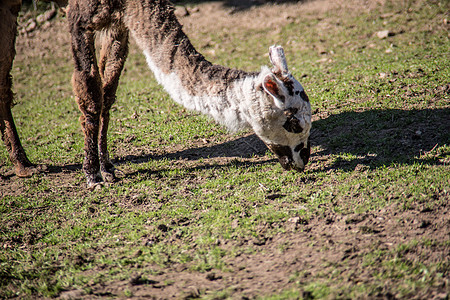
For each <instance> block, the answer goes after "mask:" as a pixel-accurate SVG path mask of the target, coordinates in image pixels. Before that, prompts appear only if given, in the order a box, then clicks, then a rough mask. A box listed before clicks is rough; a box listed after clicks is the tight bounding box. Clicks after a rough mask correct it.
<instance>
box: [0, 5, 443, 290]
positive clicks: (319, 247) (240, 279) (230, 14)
mask: <svg viewBox="0 0 450 300" xmlns="http://www.w3.org/2000/svg"><path fill="white" fill-rule="evenodd" d="M363 2H364V4H365V5H361V4H362V3H363ZM379 3H380V1H346V2H345V3H342V1H330V0H325V1H311V2H306V3H302V4H299V3H295V4H292V3H288V4H280V5H277V6H276V7H273V6H271V5H270V4H269V6H256V5H249V6H248V7H245V9H242V7H239V6H236V5H234V6H233V5H224V3H222V2H204V3H200V4H196V5H195V6H193V7H190V6H189V8H188V10H187V11H186V10H185V9H184V8H179V9H178V10H177V14H178V16H179V18H180V21H181V22H182V23H183V24H184V26H185V29H186V31H187V32H188V35H189V32H192V31H195V30H200V31H202V30H221V29H222V28H225V27H226V28H228V29H229V30H245V29H247V28H261V27H273V28H276V27H278V26H283V25H285V24H287V23H289V22H290V16H294V15H295V16H298V15H300V14H302V12H304V11H305V10H308V11H317V12H318V14H320V13H323V11H324V10H327V11H329V10H333V9H335V10H336V11H337V12H338V11H339V9H341V8H342V6H343V5H345V6H351V5H354V6H355V8H356V9H355V14H357V13H358V12H357V11H358V10H359V9H369V8H370V6H371V5H378V4H379ZM232 4H233V3H232ZM45 26H46V27H45V28H38V29H37V30H35V31H31V32H29V33H23V34H22V35H21V36H20V37H19V39H18V43H17V53H18V56H19V57H20V56H24V55H27V56H44V55H48V53H49V52H52V53H53V54H54V55H59V56H61V58H62V59H70V53H67V52H58V51H56V52H55V50H54V49H56V48H58V47H55V45H67V44H68V40H69V36H68V35H67V34H66V30H67V26H66V24H64V23H63V22H61V21H54V22H52V23H51V24H49V25H45ZM65 47H66V49H67V46H65ZM63 48H64V47H63ZM25 53H26V54H25ZM16 86H18V87H19V88H20V83H16ZM444 88H445V87H444ZM445 114H447V115H448V110H447V111H443V112H442V114H441V116H443V115H445ZM325 118H326V116H325ZM439 120H441V119H440V118H438V117H437V118H436V120H434V121H433V120H431V121H430V122H429V123H427V124H421V125H420V126H421V129H422V132H427V131H430V132H431V131H432V130H433V128H434V126H439V124H438V123H439ZM315 121H320V117H319V116H316V117H315ZM412 126H414V125H412ZM410 130H411V132H416V129H415V128H412V127H411V128H410ZM328 134H329V133H325V132H322V131H320V130H318V129H315V130H314V131H313V140H314V143H315V144H316V145H320V146H321V147H322V149H324V151H321V152H319V153H313V156H312V162H311V166H314V165H316V166H317V167H320V168H326V167H329V168H331V165H330V164H331V162H328V156H329V154H330V153H331V150H330V147H331V146H330V145H328V144H327V139H326V136H327V135H328ZM380 134H381V133H380ZM421 143H423V144H424V145H426V146H427V147H428V148H430V145H431V144H432V143H436V141H435V140H434V139H433V137H429V139H428V140H427V137H426V135H425V134H424V135H423V136H422V140H421ZM410 146H413V149H412V150H405V151H409V152H407V153H406V154H407V155H409V156H413V155H416V154H417V153H416V152H418V151H419V149H421V147H420V145H417V143H416V145H410ZM431 146H432V145H431ZM349 147H351V145H349ZM414 147H415V148H414ZM142 150H145V149H135V150H133V149H130V148H127V149H126V151H125V150H124V153H117V157H118V158H117V159H116V161H115V163H116V164H119V165H120V164H121V163H122V162H124V161H135V162H142V161H145V160H149V159H159V158H163V157H165V158H168V159H170V160H171V162H172V163H174V164H177V163H180V164H184V165H186V166H190V167H193V168H195V167H196V166H197V160H198V159H199V158H204V159H206V160H209V161H211V162H215V163H217V164H225V163H227V162H230V161H231V160H233V159H234V158H235V157H239V158H240V160H241V161H242V162H243V163H245V162H252V163H258V162H266V161H268V160H270V159H269V158H267V157H266V156H264V153H265V151H266V148H265V146H264V144H263V143H262V142H260V141H259V140H258V139H257V138H256V137H255V136H254V135H246V136H243V137H241V138H239V139H233V138H231V137H230V140H229V141H228V142H226V143H221V144H215V145H214V144H213V145H211V143H209V144H202V143H201V142H200V141H199V143H198V145H196V146H194V147H193V148H192V149H176V148H174V149H167V148H165V150H164V151H163V152H161V153H152V155H142V154H141V153H142V152H143V151H142ZM144 152H145V151H144ZM203 163H204V162H203ZM362 163H363V164H364V162H362ZM340 167H342V166H340ZM80 168H81V165H70V166H58V167H55V166H54V167H49V169H48V172H46V174H45V176H47V178H52V180H53V181H54V184H55V185H56V186H72V185H73V173H74V172H75V171H78V170H80ZM0 171H1V173H3V174H4V177H3V179H1V180H0V188H1V190H2V191H3V192H4V193H7V194H20V193H21V190H20V185H18V184H17V181H16V178H15V176H14V175H13V174H12V173H11V171H6V170H5V169H4V168H2V169H1V170H0ZM124 180H127V178H126V176H125V178H124ZM193 180H195V179H193ZM68 192H69V193H73V195H74V196H80V195H82V194H84V193H87V191H84V190H82V189H80V188H77V187H73V188H72V189H68ZM447 196H448V195H437V197H447ZM449 215H450V211H449V205H448V202H447V201H442V206H440V207H434V208H433V209H428V208H426V207H425V206H423V207H411V208H410V209H408V210H404V209H399V208H398V207H397V206H396V205H391V206H388V207H386V208H384V209H382V210H379V211H377V212H373V213H369V214H354V215H347V216H343V215H340V214H333V213H330V214H329V215H328V216H325V217H320V218H319V217H318V218H314V219H311V220H302V219H300V218H294V219H290V220H288V221H287V224H286V226H287V228H289V230H288V231H287V232H285V233H280V234H278V235H276V236H274V237H270V238H267V237H265V235H264V232H265V229H264V228H262V229H261V237H260V238H249V239H248V240H244V239H243V240H238V241H233V242H230V241H219V243H222V246H223V247H224V248H229V249H232V248H233V247H235V246H239V245H246V244H248V245H253V246H254V247H256V248H257V249H258V251H257V252H256V253H252V254H247V253H239V254H237V256H236V257H234V258H227V259H228V260H229V261H227V262H226V263H227V265H228V266H229V268H230V270H229V271H227V272H222V271H210V272H208V273H198V272H192V271H189V269H188V267H187V266H185V265H182V264H174V265H173V266H172V267H170V268H168V269H160V270H159V272H158V275H154V276H153V277H152V278H142V277H140V274H135V276H133V277H132V278H130V279H129V280H126V281H119V282H112V283H108V284H107V285H102V284H98V285H93V286H92V287H91V288H92V292H91V293H90V294H85V292H84V291H79V290H74V291H66V292H63V293H62V294H61V295H60V297H61V298H65V299H69V298H84V299H88V298H101V297H120V298H122V297H125V294H124V292H125V291H126V290H128V291H131V293H132V295H133V297H135V298H142V299H144V298H151V299H152V298H154V299H168V298H184V299H188V298H195V297H198V296H200V294H204V293H205V292H206V294H208V293H207V291H218V290H228V292H229V293H230V294H231V295H234V296H233V297H238V298H241V299H250V298H254V297H257V296H260V295H271V294H274V293H279V292H282V291H284V290H286V289H289V288H295V287H296V286H298V284H299V283H302V282H308V278H309V277H310V276H319V275H318V274H322V273H323V274H328V272H329V270H331V269H332V268H337V269H339V270H340V272H341V274H340V278H341V279H340V282H336V284H337V285H343V286H345V285H357V284H358V283H364V282H370V281H371V280H372V277H373V276H374V275H373V274H374V270H373V269H372V268H371V266H370V264H367V265H365V264H364V263H365V259H366V257H367V254H368V253H371V252H375V251H386V252H388V253H389V252H390V251H392V253H395V250H396V249H397V247H398V245H400V244H407V243H409V242H411V243H412V242H414V241H417V240H420V239H422V238H427V239H430V240H438V241H448V240H449V238H450V236H449V233H450V219H449ZM142 242H143V243H145V241H142ZM173 242H174V243H176V242H177V241H173ZM137 255H139V254H137ZM393 255H394V254H393ZM449 255H450V249H449V247H448V244H447V246H443V245H432V246H430V247H429V248H426V249H425V248H423V247H422V246H417V247H411V248H410V249H408V251H407V253H405V256H406V257H407V258H408V260H409V261H412V262H417V261H420V262H422V263H425V264H426V263H433V262H439V261H448V258H449ZM362 266H364V267H362ZM152 268H154V269H155V268H157V266H152ZM295 272H298V274H299V275H298V276H297V277H295V278H292V274H294V273H295ZM447 275H448V272H447ZM319 277H320V276H319ZM390 280H395V279H390ZM397 280H399V281H401V280H402V279H401V278H398V279H397ZM422 291H423V294H411V295H408V298H412V299H444V298H445V299H448V298H446V297H448V292H449V280H448V278H447V279H446V280H444V281H443V282H441V283H439V285H436V286H429V287H428V288H427V289H424V290H422ZM310 296H311V295H310V294H309V293H307V292H305V293H304V294H303V297H304V298H306V299H308V298H309V297H310ZM338 297H339V295H335V297H334V298H338ZM396 297H398V296H396V295H393V294H391V292H390V289H389V282H387V285H386V286H385V287H384V288H380V290H379V291H378V293H377V294H374V295H370V296H368V298H377V299H394V298H396Z"/></svg>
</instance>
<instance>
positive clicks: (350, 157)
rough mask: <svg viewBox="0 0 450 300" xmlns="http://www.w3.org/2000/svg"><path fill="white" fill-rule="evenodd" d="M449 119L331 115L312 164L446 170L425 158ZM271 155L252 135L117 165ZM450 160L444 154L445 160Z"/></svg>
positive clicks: (318, 131)
mask: <svg viewBox="0 0 450 300" xmlns="http://www.w3.org/2000/svg"><path fill="white" fill-rule="evenodd" d="M449 116H450V109H449V108H443V109H425V110H399V109H388V110H369V111H364V112H343V113H340V114H336V115H331V116H329V117H327V118H325V119H322V120H318V121H315V122H314V123H313V130H312V133H311V141H312V145H313V146H319V149H320V150H319V151H318V152H315V153H313V154H312V160H313V162H310V164H311V163H314V160H315V158H319V157H325V156H328V155H331V154H341V155H339V156H338V159H336V160H335V161H334V162H333V164H332V165H331V166H327V167H326V169H341V170H347V171H349V170H354V169H355V168H357V167H358V166H360V165H363V166H367V167H369V168H375V167H379V166H382V165H387V166H389V165H392V164H396V163H404V164H413V163H425V164H430V165H436V164H441V162H439V160H438V159H437V158H436V156H433V157H430V158H419V156H420V155H422V154H425V153H427V152H429V151H430V150H433V149H434V148H435V147H437V146H442V145H444V144H449V143H450V122H449V121H448V120H449ZM266 151H267V147H266V146H265V145H264V143H263V142H262V141H261V140H259V139H258V137H256V135H249V136H245V137H241V138H238V139H236V140H233V141H229V142H225V143H222V144H218V145H213V146H203V147H198V148H190V149H186V150H183V151H177V152H173V153H167V154H164V155H158V156H152V155H143V156H134V155H129V156H125V157H122V158H119V159H118V160H117V161H116V163H118V164H122V163H124V162H127V161H132V162H135V163H143V162H148V161H150V160H161V159H168V160H199V159H207V158H219V157H240V158H251V157H255V156H264V155H265V153H266ZM448 154H449V153H444V154H441V156H444V155H448ZM274 161H275V159H267V160H265V161H261V160H258V161H255V162H252V161H244V162H243V161H232V162H229V163H227V164H225V165H219V164H214V163H213V164H202V165H199V166H196V167H193V168H191V171H195V170H197V171H198V170H202V169H211V168H223V167H228V166H230V165H235V166H240V167H249V166H254V165H261V164H266V163H269V162H270V163H272V162H274ZM149 172H150V171H149ZM158 172H159V171H158ZM152 173H153V172H152Z"/></svg>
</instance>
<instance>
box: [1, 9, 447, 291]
mask: <svg viewBox="0 0 450 300" xmlns="http://www.w3.org/2000/svg"><path fill="white" fill-rule="evenodd" d="M445 18H448V1H418V2H408V3H405V2H401V1H388V2H387V4H386V5H384V6H379V7H378V8H376V9H373V10H371V11H365V10H363V11H361V12H360V13H355V12H354V11H352V10H349V9H347V10H346V9H341V10H339V12H338V13H334V12H323V13H321V14H319V15H317V12H315V11H308V10H306V11H305V14H304V15H303V16H302V17H301V18H300V17H298V18H294V19H292V21H290V22H286V24H284V26H283V27H282V28H281V29H280V30H272V29H271V28H261V29H258V30H254V29H246V30H242V29H239V30H238V29H236V30H230V31H229V32H222V31H220V30H217V31H202V30H199V31H198V32H197V31H195V32H189V36H190V37H191V39H192V42H193V43H194V45H199V46H197V47H198V48H199V50H200V51H201V52H204V53H212V52H209V50H210V48H211V47H212V46H211V45H215V44H220V47H217V48H214V50H215V51H214V55H211V56H214V57H210V60H212V61H214V62H215V63H220V64H224V65H228V66H232V67H238V68H243V69H246V70H255V69H257V68H259V66H260V65H263V64H266V63H267V57H266V56H264V55H263V54H264V53H265V52H266V46H267V45H270V44H274V43H277V42H280V41H281V43H282V44H283V45H284V46H285V50H286V55H287V57H288V63H289V64H290V65H291V66H292V67H291V69H292V72H293V74H294V75H295V76H296V77H297V78H300V79H301V82H302V84H303V85H304V86H305V88H306V90H307V91H308V94H309V97H310V99H311V101H312V106H313V110H314V123H313V128H314V129H313V133H312V142H313V149H312V151H313V156H312V161H311V162H310V164H309V165H308V167H307V169H306V171H305V172H304V173H294V172H285V171H283V170H282V168H281V166H280V165H279V164H278V163H277V162H276V161H275V160H274V156H273V155H272V154H271V153H270V152H268V151H267V152H265V150H264V148H261V147H259V146H252V147H257V148H258V147H259V148H258V149H257V150H259V149H263V150H262V151H253V150H252V149H250V150H248V149H249V148H248V147H247V151H246V152H247V153H243V154H242V155H235V154H233V153H235V152H233V148H234V147H242V145H244V144H245V143H252V142H253V141H254V139H253V140H252V139H249V138H248V137H247V135H248V133H246V132H240V133H237V134H229V133H227V132H226V131H225V130H224V129H223V128H221V127H219V126H218V125H216V124H214V123H213V122H212V121H210V120H209V119H207V118H205V117H203V116H200V115H198V114H196V113H193V112H190V111H186V110H185V109H184V108H182V107H180V106H178V105H176V104H175V103H174V102H173V101H172V100H170V98H169V97H168V95H167V94H166V93H165V92H164V91H163V90H162V89H161V88H160V87H159V86H158V85H157V84H156V82H155V81H154V79H153V77H152V75H151V74H150V71H148V70H147V67H146V66H145V60H144V58H143V56H142V55H141V54H140V53H138V51H137V50H136V49H135V47H134V46H133V47H132V49H131V53H130V57H129V59H128V63H127V66H126V70H125V72H124V75H123V77H122V79H121V85H120V87H119V91H118V99H119V100H118V102H117V104H116V105H115V107H114V108H113V111H112V115H113V121H112V122H111V129H110V136H109V141H110V150H111V154H112V157H113V158H114V161H115V163H116V164H117V165H118V167H119V168H120V169H121V170H123V172H124V175H123V178H122V179H121V180H120V181H119V182H117V183H115V184H113V185H110V186H106V187H104V188H103V189H102V190H100V191H97V192H93V193H90V192H88V191H86V190H85V189H84V185H85V180H84V177H83V174H82V171H81V165H80V164H81V162H82V157H83V150H82V149H83V139H82V134H81V130H80V129H79V124H78V116H79V112H78V110H77V107H76V103H75V102H74V100H73V97H72V93H71V86H70V76H71V68H72V67H71V61H70V52H69V51H68V45H67V44H66V43H65V42H64V40H57V41H55V42H54V43H56V46H57V48H58V49H57V50H56V51H55V55H48V54H45V53H44V54H42V52H40V51H39V49H37V48H30V49H29V50H30V51H29V52H30V53H28V55H25V54H24V53H22V52H19V51H18V54H17V58H16V61H15V64H14V71H13V76H14V80H15V81H14V82H15V92H16V94H17V102H18V104H17V105H16V106H15V107H14V110H13V112H14V115H15V119H16V123H17V125H18V129H19V133H20V136H21V138H22V142H23V144H24V146H25V148H26V150H27V153H28V155H29V158H30V159H31V160H32V161H34V162H37V163H42V164H48V165H50V169H49V172H47V173H43V174H39V175H35V176H33V177H32V178H29V179H18V178H15V177H11V176H10V177H9V178H7V179H5V180H3V181H2V182H0V192H1V195H2V199H1V202H0V297H2V298H3V297H19V298H22V297H25V298H35V297H54V296H58V295H60V294H61V293H62V292H64V291H68V290H69V291H70V290H74V289H82V290H84V292H85V293H87V294H89V293H95V292H96V289H98V288H99V286H102V285H106V286H107V285H114V284H115V283H117V282H122V281H126V282H128V281H127V280H129V278H130V277H133V274H134V273H136V272H138V273H139V274H140V276H141V278H142V279H140V280H141V281H142V284H143V285H144V286H145V285H150V286H151V285H152V283H151V279H152V278H158V276H163V275H164V274H165V273H167V272H170V271H174V272H180V273H183V272H189V273H190V274H203V273H205V274H207V273H209V272H220V274H225V275H224V276H226V274H233V272H237V271H236V270H240V268H244V269H245V268H247V269H249V270H250V269H251V266H250V265H248V266H247V265H245V263H243V264H244V265H243V266H242V267H240V266H235V265H234V263H233V261H235V260H237V259H238V258H239V257H247V256H248V257H258V255H261V256H262V257H266V256H267V255H269V254H270V253H271V251H272V250H273V249H271V248H270V247H271V245H272V243H274V245H275V242H274V241H275V240H276V239H277V238H279V237H280V236H286V240H284V242H283V243H282V244H280V245H277V246H276V247H277V248H276V249H277V250H276V251H278V252H277V253H290V252H289V247H292V245H291V240H290V239H291V238H293V236H292V235H291V231H292V228H291V227H292V221H289V220H292V218H298V219H295V220H299V222H298V223H299V224H297V225H295V226H297V227H295V228H296V230H297V231H296V232H297V233H298V235H301V233H302V232H304V231H305V232H307V230H310V229H308V228H309V227H308V224H309V223H311V222H317V223H314V224H319V225H320V226H324V227H325V228H328V227H326V226H327V224H328V223H329V222H330V221H329V219H330V218H338V219H345V220H346V223H345V226H349V227H351V228H353V229H351V230H354V228H358V225H357V224H358V222H359V221H358V218H360V217H359V216H366V215H370V214H378V213H379V212H380V211H383V210H389V209H391V210H392V209H394V210H397V213H398V215H399V218H400V219H398V220H396V221H397V222H407V221H408V220H406V219H405V218H403V217H402V216H405V214H406V213H408V212H413V214H414V213H417V214H418V212H419V211H420V210H422V211H433V212H436V211H439V210H440V209H442V208H445V207H447V205H448V200H449V194H450V172H449V167H448V164H449V159H450V156H449V154H450V145H449V141H450V133H449V132H450V128H449V123H448V121H447V120H448V116H449V112H450V107H449V95H448V82H449V79H450V74H449V72H450V71H449V70H450V63H449V55H448V48H449V45H450V43H449V36H448V30H447V29H448V27H446V26H448V25H445V24H444V21H443V20H444V19H445ZM54 22H60V20H57V21H54ZM385 28H389V29H390V30H391V31H392V32H393V34H394V35H392V36H390V37H388V38H387V39H378V38H377V37H376V36H374V33H375V32H377V31H379V30H382V29H385ZM299 33H302V34H299ZM20 39H25V37H23V36H22V37H19V42H18V43H20ZM29 39H32V37H29ZM205 40H209V41H211V42H209V44H205V43H204V42H203V41H205ZM19 49H27V48H26V47H24V46H22V48H19ZM230 53H231V55H230ZM26 56H28V57H26ZM207 56H208V55H207ZM142 74H144V75H142ZM446 86H447V90H445V87H446ZM241 140H243V141H245V143H244V144H242V143H239V141H241ZM227 153H228V154H229V153H232V154H233V155H231V157H230V155H227ZM0 162H1V165H2V167H1V171H2V172H6V173H7V172H8V169H10V168H11V163H10V162H9V160H8V155H7V152H6V150H5V148H4V147H3V148H1V149H0ZM393 207H394V208H393ZM355 215H356V217H355ZM352 218H353V219H352ZM355 220H356V221H355ZM339 224H340V223H339ZM330 226H331V225H330ZM364 226H365V225H364ZM419 226H422V225H421V224H419ZM423 226H424V228H427V227H430V226H431V227H433V226H435V225H433V224H431V225H430V224H428V225H427V224H423ZM359 228H360V231H361V232H362V233H363V234H373V232H375V231H376V229H374V228H372V227H370V226H369V227H363V225H361V226H360V227H359ZM446 228H447V229H448V224H447V227H445V226H444V227H443V228H436V230H438V231H439V230H445V229H446ZM349 231H350V229H349ZM391 233H392V234H393V232H386V234H387V235H389V234H391ZM349 237H350V236H349ZM351 237H353V235H351ZM333 238H334V237H333ZM325 239H326V238H324V237H322V236H321V235H313V234H312V236H311V238H310V241H309V244H306V245H305V246H304V247H306V248H305V249H306V250H305V249H299V250H298V251H300V252H301V251H307V248H310V249H311V251H313V250H314V251H315V250H316V249H317V251H322V252H323V253H330V254H331V255H334V254H336V253H337V252H333V251H334V250H333V249H340V248H339V247H341V246H342V247H343V246H344V245H345V238H343V239H342V240H339V238H338V237H336V242H335V243H336V244H334V245H332V244H329V245H328V244H324V243H325V242H324V241H325ZM393 243H394V245H393V247H388V248H379V247H376V246H373V248H372V249H371V248H367V249H364V250H361V251H359V252H356V254H354V255H353V256H354V257H351V256H350V257H349V258H345V259H343V260H342V261H339V262H336V261H329V260H327V259H325V258H323V257H322V258H318V259H317V260H315V261H314V264H312V265H310V267H311V271H308V269H306V270H301V271H297V272H290V271H286V274H285V275H284V277H285V278H287V279H288V281H289V282H290V285H289V286H288V287H286V288H284V289H283V290H278V289H277V288H272V289H270V290H267V291H265V290H262V292H261V293H260V294H258V296H260V297H263V298H264V299H265V298H267V299H294V298H299V297H300V298H304V299H308V298H357V297H362V296H367V295H368V296H373V297H376V296H377V295H395V296H396V297H399V298H403V297H405V298H406V297H408V296H410V295H412V294H416V295H419V296H423V297H427V296H429V295H431V294H432V293H433V292H436V291H439V292H440V293H441V294H442V293H446V295H447V297H448V294H449V285H448V276H449V274H448V269H449V265H448V264H449V262H448V257H447V258H445V257H444V258H442V257H440V258H436V257H434V258H433V259H431V258H429V257H427V253H429V252H433V251H436V253H438V252H439V253H441V252H442V251H443V252H445V249H447V250H448V247H449V244H448V235H447V236H446V235H445V234H442V235H432V236H431V238H427V237H425V236H424V238H423V239H422V238H421V237H416V238H412V239H411V240H408V241H406V242H402V241H394V242H393ZM338 246H339V247H338ZM276 251H275V252H276ZM308 251H309V250H308ZM336 251H337V250H336ZM339 251H340V250H339ZM339 253H340V252H339ZM413 254H414V255H413ZM179 270H181V271H179ZM319 270H320V271H319ZM289 272H290V273H289ZM237 274H238V273H237ZM230 276H231V275H230ZM238 276H240V275H238ZM255 276H256V275H255ZM446 278H447V279H446ZM358 280H359V281H358ZM178 281H179V280H177V279H175V280H174V279H171V278H168V279H166V281H165V282H163V283H161V282H160V283H159V284H162V285H163V286H172V285H175V286H176V285H177V284H178ZM276 290H278V291H277V292H275V291H276ZM135 292H136V290H133V289H132V287H127V288H126V289H124V290H123V292H122V294H120V293H119V294H118V295H119V297H120V296H122V297H132V296H133V295H135V294H134V293H135ZM196 293H197V294H198V295H199V296H201V297H203V298H208V297H209V298H212V299H221V298H222V299H225V298H229V297H233V295H237V294H238V293H239V289H233V288H232V287H231V286H229V285H227V286H226V287H224V288H222V289H217V290H214V289H212V290H210V291H207V290H202V289H200V290H198V291H197V292H195V293H191V294H189V293H188V294H185V296H186V297H187V298H188V297H190V296H192V297H193V296H195V295H196ZM243 293H244V294H245V291H244V292H243ZM189 295H190V296H189ZM253 296H254V295H253Z"/></svg>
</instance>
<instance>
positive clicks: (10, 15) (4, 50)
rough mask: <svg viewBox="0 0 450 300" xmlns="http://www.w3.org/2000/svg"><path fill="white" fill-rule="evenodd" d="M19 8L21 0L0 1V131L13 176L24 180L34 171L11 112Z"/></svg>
mask: <svg viewBox="0 0 450 300" xmlns="http://www.w3.org/2000/svg"><path fill="white" fill-rule="evenodd" d="M21 5H22V1H21V0H2V1H0V130H1V133H2V139H3V141H4V142H5V145H6V148H7V149H8V152H9V157H10V159H11V161H12V163H13V164H14V168H15V172H16V175H17V176H19V177H28V176H31V175H32V174H33V173H34V172H35V170H36V169H35V166H34V165H33V164H32V163H31V162H30V161H29V160H28V158H27V155H26V154H25V151H24V149H23V147H22V145H21V143H20V139H19V135H18V134H17V130H16V126H15V125H14V119H13V116H12V113H11V107H12V105H13V99H14V94H13V92H12V89H11V88H12V78H11V68H12V64H13V60H14V56H15V55H16V51H15V42H16V35H17V16H18V14H19V11H20V7H21Z"/></svg>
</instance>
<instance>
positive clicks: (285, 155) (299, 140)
mask: <svg viewBox="0 0 450 300" xmlns="http://www.w3.org/2000/svg"><path fill="white" fill-rule="evenodd" d="M269 56H270V60H271V62H272V64H273V68H272V69H271V70H267V69H266V70H265V71H264V70H263V72H261V75H260V77H259V80H260V81H261V82H260V83H259V84H260V85H261V90H262V91H263V94H264V95H263V98H264V102H265V103H264V105H263V107H264V108H263V112H262V119H261V124H259V126H257V128H254V129H255V132H256V133H257V135H258V136H259V137H260V138H261V139H262V140H263V141H264V142H265V143H266V145H267V146H268V147H269V149H270V150H271V151H272V152H273V153H274V154H275V155H276V156H277V157H278V160H279V161H280V163H281V165H282V166H283V168H284V169H286V170H290V169H294V170H297V171H301V170H303V169H304V168H305V165H306V164H307V163H308V160H309V156H310V144H309V134H310V129H311V105H310V103H309V99H308V96H307V95H306V92H305V90H304V89H303V87H302V85H301V84H300V83H299V82H298V81H297V80H296V79H295V78H294V76H292V74H291V73H290V72H289V70H288V67H287V62H286V58H285V55H284V51H283V48H282V47H280V46H272V47H270V50H269Z"/></svg>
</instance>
